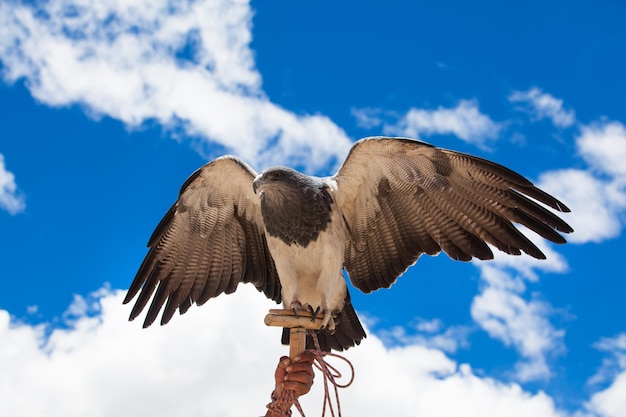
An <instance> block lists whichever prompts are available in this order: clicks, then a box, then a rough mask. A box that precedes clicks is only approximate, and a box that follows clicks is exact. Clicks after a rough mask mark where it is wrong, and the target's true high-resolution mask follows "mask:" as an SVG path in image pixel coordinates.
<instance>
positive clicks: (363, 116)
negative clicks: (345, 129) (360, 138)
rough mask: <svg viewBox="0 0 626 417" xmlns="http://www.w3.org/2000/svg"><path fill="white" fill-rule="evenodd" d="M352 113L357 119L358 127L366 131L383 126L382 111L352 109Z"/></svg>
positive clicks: (367, 108) (369, 108)
mask: <svg viewBox="0 0 626 417" xmlns="http://www.w3.org/2000/svg"><path fill="white" fill-rule="evenodd" d="M350 113H352V116H354V118H355V119H356V125H357V126H359V127H362V128H364V129H373V128H375V127H378V126H380V125H382V124H383V119H382V117H381V114H382V110H381V109H376V108H371V107H366V108H363V109H357V108H352V109H351V110H350Z"/></svg>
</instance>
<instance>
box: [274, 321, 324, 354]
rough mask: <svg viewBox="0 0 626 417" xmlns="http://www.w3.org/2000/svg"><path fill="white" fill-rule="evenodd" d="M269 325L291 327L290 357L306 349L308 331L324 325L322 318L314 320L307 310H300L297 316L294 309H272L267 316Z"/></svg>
mask: <svg viewBox="0 0 626 417" xmlns="http://www.w3.org/2000/svg"><path fill="white" fill-rule="evenodd" d="M265 324H266V325H268V326H276V327H286V328H288V329H289V357H290V358H291V359H294V358H295V357H296V356H298V355H299V354H300V353H302V352H304V350H305V349H306V331H307V329H308V330H319V329H320V328H321V327H322V318H321V317H316V318H315V320H313V318H312V316H311V314H310V313H309V312H307V311H298V315H297V316H296V315H295V313H294V312H293V311H292V310H288V309H285V310H277V309H272V310H270V312H269V313H268V314H267V315H266V316H265Z"/></svg>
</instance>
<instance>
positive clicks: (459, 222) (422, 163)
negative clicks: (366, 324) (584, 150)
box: [332, 137, 572, 292]
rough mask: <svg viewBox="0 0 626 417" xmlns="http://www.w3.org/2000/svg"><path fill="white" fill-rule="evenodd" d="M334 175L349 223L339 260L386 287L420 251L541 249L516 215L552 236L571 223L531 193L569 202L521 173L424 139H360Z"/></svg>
mask: <svg viewBox="0 0 626 417" xmlns="http://www.w3.org/2000/svg"><path fill="white" fill-rule="evenodd" d="M332 179H334V180H335V182H336V186H337V190H336V192H335V199H336V203H337V205H338V207H339V209H340V210H341V212H342V214H343V217H344V219H345V221H346V224H347V227H348V229H349V242H348V244H347V245H346V248H345V261H344V265H345V268H346V270H347V271H348V274H349V276H350V280H351V281H352V283H353V284H354V285H355V286H356V287H357V288H359V289H361V290H362V291H364V292H370V291H373V290H376V289H378V288H381V287H385V288H387V287H389V286H390V285H391V284H392V283H393V282H394V281H395V280H396V278H397V277H398V276H399V275H400V274H402V273H403V272H404V271H405V270H406V269H407V268H408V267H409V266H410V265H412V264H413V263H414V262H415V261H416V260H417V258H418V257H419V256H420V255H421V254H423V253H427V254H430V255H434V254H437V253H438V252H439V251H440V250H443V251H445V252H446V253H447V254H448V255H449V256H450V257H451V258H453V259H458V260H463V261H469V260H470V259H472V258H473V257H476V258H479V259H491V258H492V257H493V253H492V252H491V249H490V248H489V246H488V245H487V243H489V244H491V245H493V246H495V247H496V248H498V249H500V250H502V251H504V252H506V253H509V254H515V255H519V254H520V253H521V252H522V251H523V252H526V253H527V254H529V255H531V256H533V257H535V258H545V256H544V254H543V253H542V252H541V251H540V250H539V249H538V248H537V247H536V246H535V245H534V244H533V243H532V242H531V241H530V240H529V239H528V238H526V236H524V235H523V234H522V233H521V232H520V231H519V230H518V229H517V228H516V227H515V226H514V225H513V223H518V224H522V225H524V226H526V227H528V228H529V229H531V230H533V231H534V232H536V233H538V234H539V235H541V236H543V237H544V238H546V239H549V240H551V241H553V242H556V243H564V242H565V239H564V238H563V237H562V236H561V235H560V234H559V233H558V232H557V231H560V232H564V233H569V232H571V231H572V228H571V227H570V226H569V225H568V224H567V223H565V222H564V221H563V220H561V219H560V218H559V217H557V216H556V215H554V214H553V213H552V212H551V211H549V210H547V209H546V208H544V207H543V206H542V205H540V204H538V203H536V202H535V201H533V200H537V201H539V202H541V203H544V204H546V205H548V206H550V207H552V208H554V209H556V210H559V211H569V209H568V208H567V207H566V206H565V205H564V204H563V203H561V202H560V201H558V200H557V199H555V198H554V197H552V196H550V195H548V194H546V193H545V192H543V191H541V190H540V189H538V188H536V187H535V186H534V185H533V184H532V183H531V182H530V181H528V180H527V179H525V178H524V177H522V176H521V175H519V174H517V173H515V172H513V171H511V170H509V169H507V168H505V167H503V166H501V165H498V164H496V163H494V162H490V161H487V160H485V159H482V158H477V157H474V156H471V155H467V154H463V153H460V152H454V151H449V150H445V149H440V148H436V147H434V146H432V145H429V144H427V143H425V142H421V141H416V140H411V139H402V138H383V137H378V138H366V139H363V140H361V141H359V142H357V143H356V144H355V145H354V146H353V147H352V149H351V151H350V154H349V155H348V157H347V159H346V161H345V162H344V164H343V166H342V167H341V169H340V170H339V171H338V172H337V174H335V176H334V177H333V178H332Z"/></svg>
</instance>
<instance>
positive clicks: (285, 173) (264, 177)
mask: <svg viewBox="0 0 626 417" xmlns="http://www.w3.org/2000/svg"><path fill="white" fill-rule="evenodd" d="M306 178H307V177H306V176H305V175H303V174H301V173H299V172H298V171H296V170H294V169H291V168H288V167H272V168H267V169H265V170H263V171H262V172H261V173H260V174H259V175H257V177H256V178H255V179H254V181H253V182H252V189H253V190H254V192H255V193H256V194H259V193H260V192H262V191H265V190H277V189H285V188H291V187H289V186H290V185H291V186H292V187H297V186H298V185H301V184H302V183H303V182H305V181H306Z"/></svg>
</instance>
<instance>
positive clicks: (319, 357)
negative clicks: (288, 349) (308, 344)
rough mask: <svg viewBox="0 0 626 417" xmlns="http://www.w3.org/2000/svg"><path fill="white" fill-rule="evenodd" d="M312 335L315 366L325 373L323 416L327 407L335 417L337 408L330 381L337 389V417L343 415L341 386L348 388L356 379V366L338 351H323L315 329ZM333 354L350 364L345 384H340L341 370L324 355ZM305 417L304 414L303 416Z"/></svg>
mask: <svg viewBox="0 0 626 417" xmlns="http://www.w3.org/2000/svg"><path fill="white" fill-rule="evenodd" d="M309 333H310V334H311V337H312V338H313V343H314V344H315V350H313V354H314V356H315V362H314V364H315V367H316V368H317V369H319V370H320V371H321V372H322V375H324V407H323V408H322V417H324V416H325V415H326V407H327V406H328V409H329V410H330V415H331V416H332V417H335V409H334V407H333V402H332V399H331V396H330V390H329V389H328V384H329V382H330V383H331V384H332V385H333V389H334V390H335V403H336V404H337V417H341V404H340V402H339V388H347V387H349V386H350V385H351V384H352V382H353V381H354V366H352V363H351V362H350V361H349V360H348V359H347V358H346V357H345V356H341V355H338V354H336V353H331V352H323V351H322V349H321V348H320V344H319V341H318V340H317V334H316V333H315V331H311V330H309ZM326 356H332V357H335V358H339V359H341V360H343V361H344V362H346V363H347V364H348V366H350V380H349V381H348V382H347V383H345V384H340V383H339V382H338V380H339V379H340V378H341V377H342V375H341V372H339V370H338V369H337V368H335V367H334V366H332V365H330V364H329V363H328V362H327V361H326V360H325V359H324V357H326ZM303 417H304V416H303Z"/></svg>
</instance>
